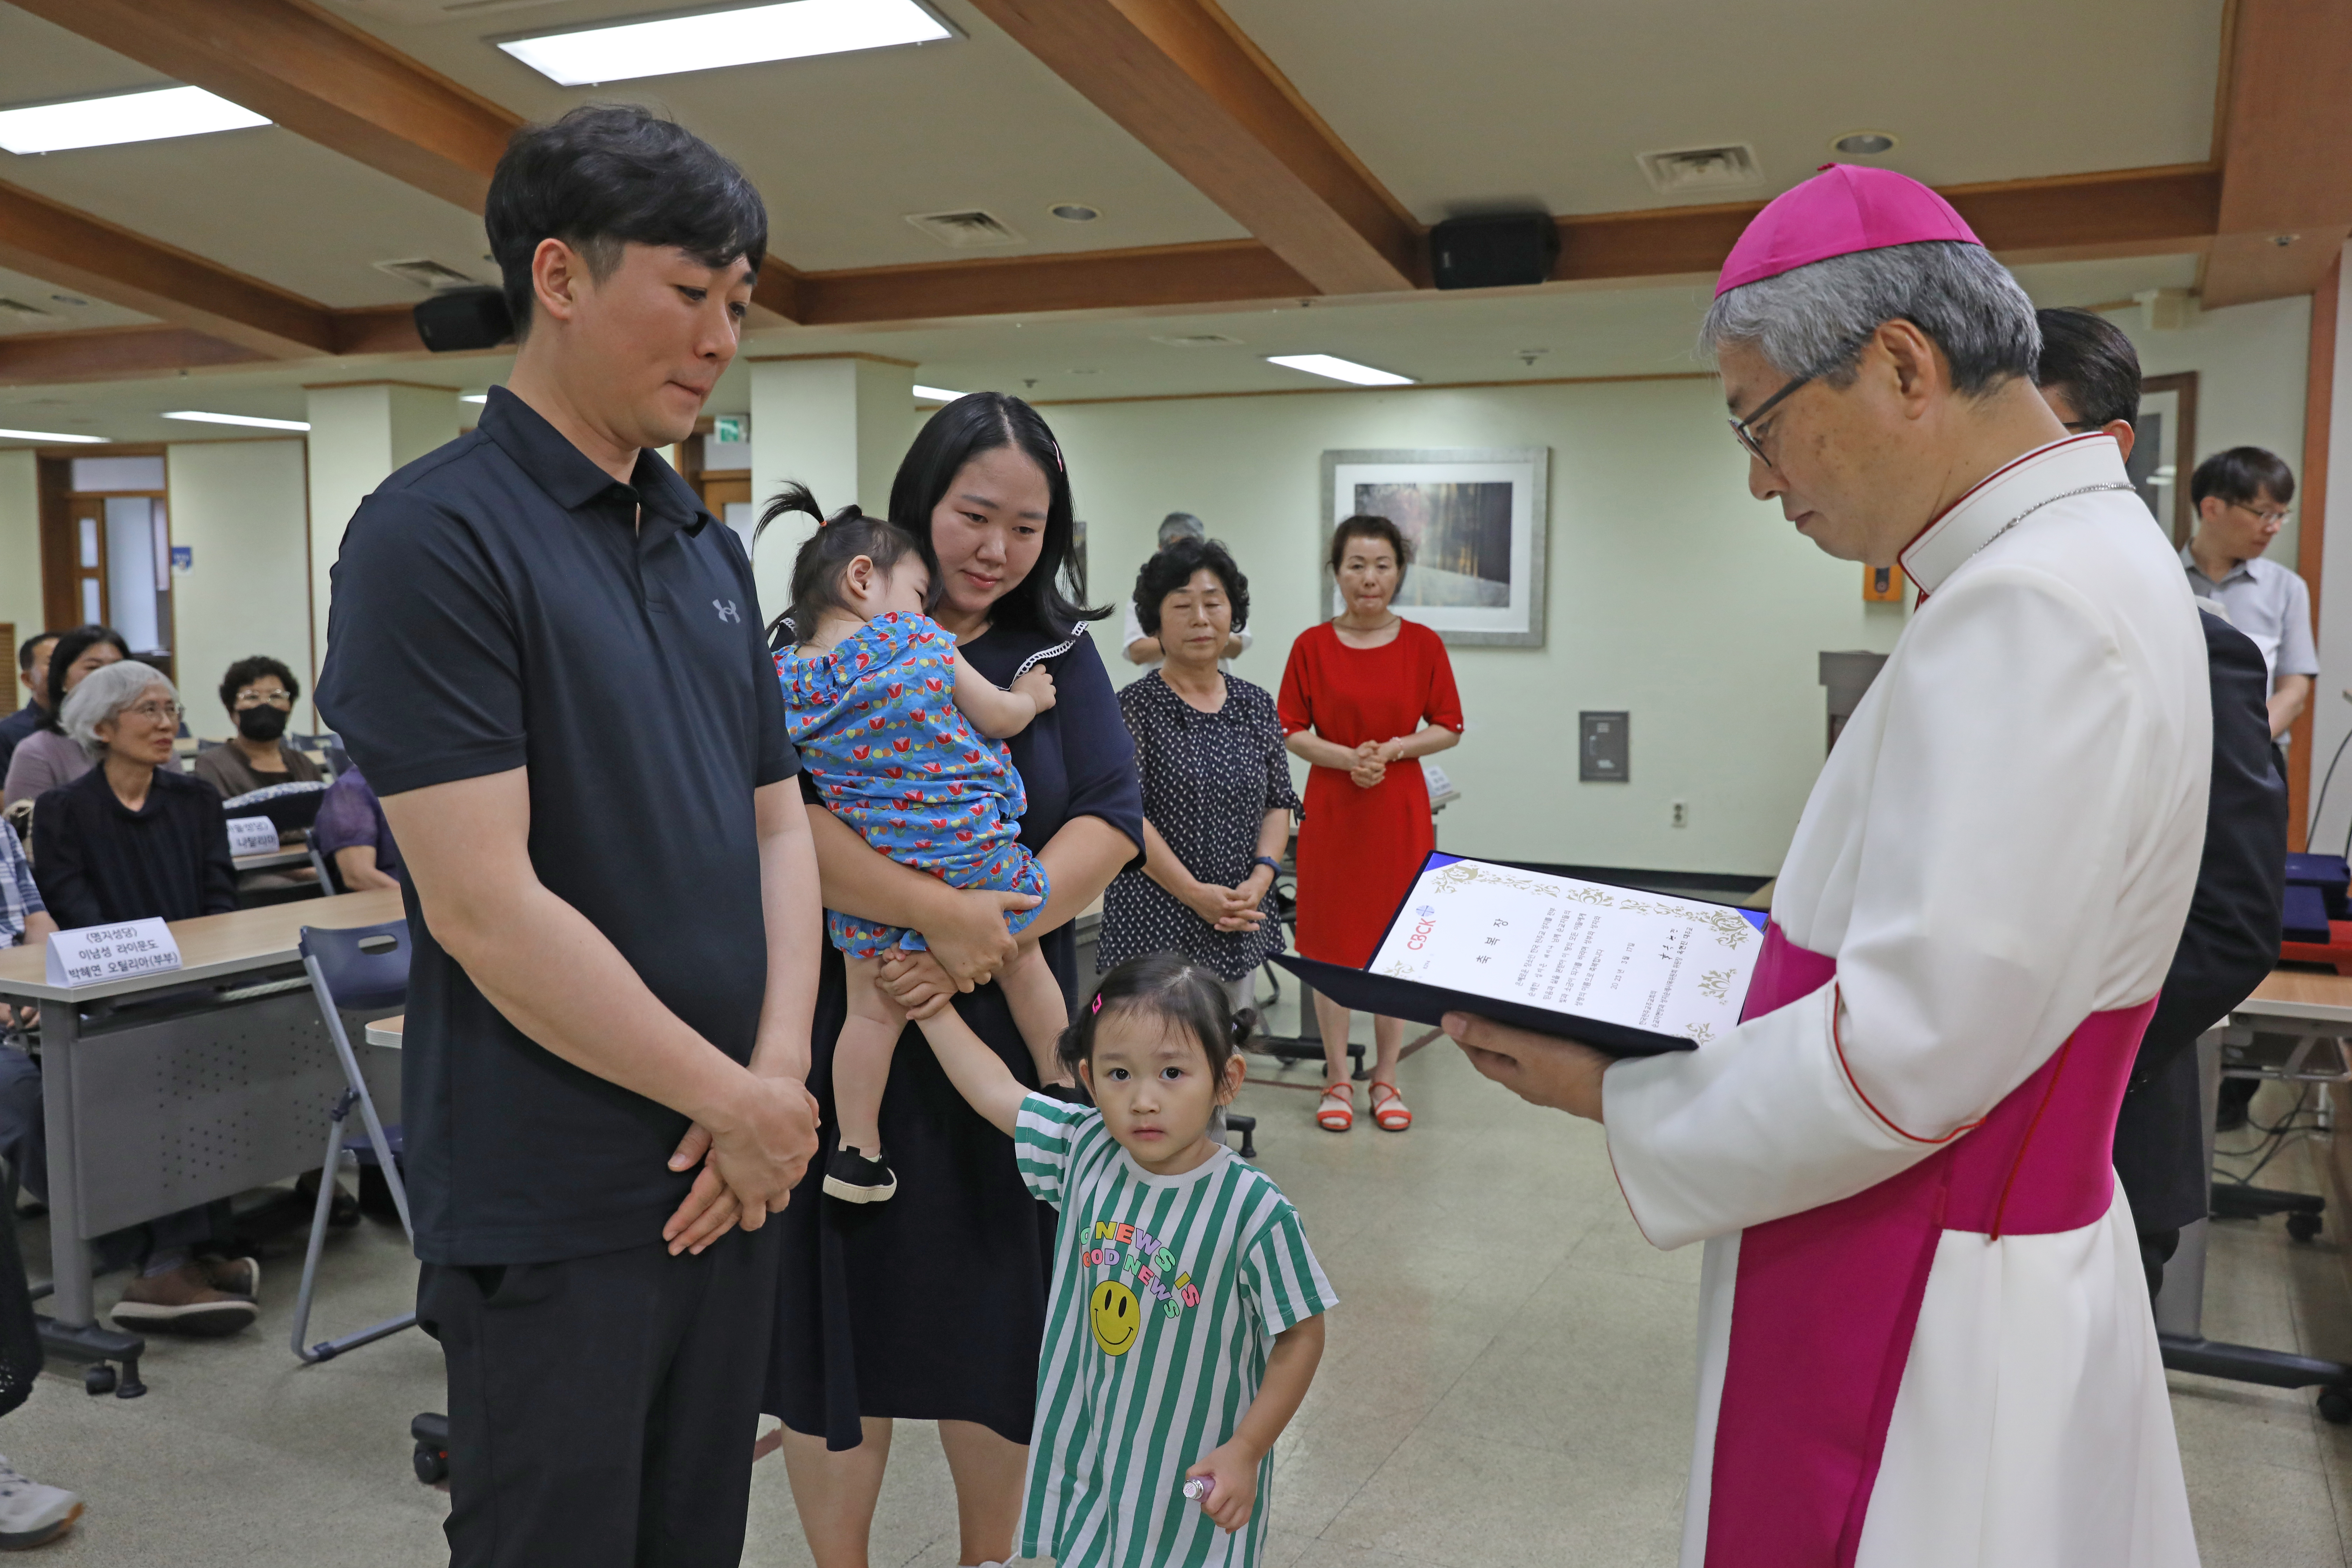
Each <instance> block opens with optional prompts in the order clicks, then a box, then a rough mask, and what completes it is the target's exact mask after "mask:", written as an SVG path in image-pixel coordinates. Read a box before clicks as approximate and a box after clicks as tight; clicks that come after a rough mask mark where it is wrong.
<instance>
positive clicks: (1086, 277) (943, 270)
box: [797, 239, 1317, 327]
mask: <svg viewBox="0 0 2352 1568" xmlns="http://www.w3.org/2000/svg"><path fill="white" fill-rule="evenodd" d="M797 287H798V291H799V299H800V306H801V311H802V314H801V320H802V321H803V322H804V323H805V324H807V325H809V326H813V327H815V326H831V327H844V326H859V325H866V324H869V323H871V324H880V323H885V322H904V321H953V320H958V319H963V318H971V317H987V316H1029V315H1042V314H1045V313H1049V312H1053V311H1058V310H1177V309H1181V308H1183V307H1185V306H1188V305H1207V304H1223V303H1241V302H1245V301H1255V300H1292V299H1299V298H1305V297H1310V296H1312V295H1314V294H1315V293H1316V291H1317V290H1316V289H1315V287H1314V285H1313V284H1311V283H1309V282H1308V281H1307V279H1304V278H1302V277H1300V276H1299V274H1298V272H1297V269H1296V268H1292V267H1291V266H1290V264H1289V263H1287V262H1286V261H1285V260H1283V259H1282V258H1280V257H1279V256H1276V254H1275V253H1274V251H1273V250H1272V249H1271V248H1269V247H1266V246H1265V245H1261V244H1260V243H1258V242H1257V241H1256V240H1253V239H1239V240H1215V241H1212V242H1210V243H1208V244H1206V245H1166V246H1151V247H1143V248H1139V249H1135V250H1094V251H1076V252H1073V253H1071V254H1068V255H1063V256H1024V257H1004V258H989V259H987V260H982V261H940V262H925V263H922V264H920V265H918V266H913V267H874V268H854V269H850V270H846V271H840V272H804V273H803V274H802V275H801V276H800V279H798V284H797Z"/></svg>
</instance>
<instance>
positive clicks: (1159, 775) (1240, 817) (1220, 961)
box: [1095, 539, 1298, 1013]
mask: <svg viewBox="0 0 2352 1568" xmlns="http://www.w3.org/2000/svg"><path fill="white" fill-rule="evenodd" d="M1135 607H1136V616H1137V620H1138V623H1139V625H1141V626H1143V628H1144V630H1145V633H1146V635H1148V636H1150V637H1154V638H1156V639H1157V640H1158V642H1159V644H1160V647H1161V648H1162V649H1163V650H1164V651H1165V655H1166V659H1165V662H1164V663H1163V664H1162V665H1161V666H1160V668H1158V669H1156V670H1153V671H1152V672H1151V673H1150V674H1148V675H1146V676H1144V677H1143V679H1140V680H1138V681H1135V682H1133V683H1132V684H1130V685H1129V686H1128V687H1127V688H1126V689H1123V690H1121V691H1120V692H1119V694H1118V709H1119V713H1120V714H1121V716H1122V717H1124V718H1125V719H1126V721H1127V728H1128V732H1129V734H1131V735H1133V736H1134V737H1135V753H1136V763H1137V765H1138V768H1139V771H1140V772H1141V773H1142V775H1143V810H1144V816H1145V822H1144V827H1143V842H1144V860H1143V864H1142V865H1141V866H1140V867H1129V868H1128V869H1127V870H1126V871H1125V872H1123V873H1121V874H1120V876H1119V878H1118V880H1117V881H1115V882H1113V883H1112V884H1111V885H1110V890H1109V891H1108V893H1106V894H1105V895H1104V896H1103V923H1102V940H1101V941H1100V942H1099V943H1097V947H1096V950H1095V968H1096V969H1097V970H1098V971H1100V972H1103V973H1108V972H1109V971H1111V970H1112V969H1114V968H1117V967H1118V965H1119V964H1121V963H1125V962H1127V961H1128V960H1129V959H1130V958H1139V957H1141V956H1142V955H1143V954H1145V953H1147V952H1162V951H1170V950H1172V951H1174V952H1181V953H1182V954H1183V955H1184V956H1185V957H1187V958H1189V959H1191V960H1192V962H1193V963H1198V964H1200V965H1201V966H1202V968H1204V969H1206V970H1208V971H1209V972H1210V973H1213V974H1214V975H1215V976H1216V977H1217V978H1218V979H1219V980H1221V981H1223V983H1224V986H1225V993H1226V995H1227V997H1228V999H1229V1001H1230V1002H1231V1005H1232V1006H1233V1009H1234V1012H1236V1013H1238V1012H1240V1010H1241V1009H1243V1008H1244V1007H1253V1006H1255V1005H1256V997H1255V977H1256V973H1257V968H1258V965H1260V964H1262V963H1265V961H1266V960H1267V959H1268V958H1270V957H1272V956H1273V955H1274V954H1276V953H1277V952H1281V951H1282V927H1281V925H1280V924H1279V922H1277V921H1276V920H1275V919H1274V918H1273V910H1272V908H1271V906H1270V903H1269V899H1270V897H1271V894H1272V892H1273V889H1274V877H1275V873H1276V871H1277V870H1279V869H1280V865H1279V861H1280V859H1281V857H1282V852H1283V850H1284V848H1286V847H1287V846H1288V844H1289V842H1290V821H1291V814H1292V813H1294V812H1296V811H1297V809H1298V794H1297V791H1296V790H1295V789H1293V788H1292V787H1291V784H1290V758H1289V756H1288V754H1287V753H1286V752H1284V750H1283V743H1282V723H1281V721H1280V720H1279V719H1277V718H1276V715H1275V707H1274V698H1273V696H1272V695H1271V694H1269V693H1268V692H1267V691H1266V689H1265V688H1264V687H1262V686H1254V685H1252V684H1251V683H1250V682H1248V681H1246V680H1243V679H1240V678H1238V677H1236V676H1230V675H1225V674H1223V673H1221V672H1220V671H1219V669H1218V668H1217V660H1218V658H1220V657H1221V656H1222V655H1223V652H1224V650H1225V648H1226V647H1227V645H1228V644H1229V643H1230V642H1231V641H1232V639H1233V636H1234V632H1236V631H1238V630H1239V629H1241V627H1243V626H1244V625H1246V624H1247V622H1248V620H1249V579H1248V578H1247V577H1244V575H1242V571H1241V568H1240V567H1239V566H1237V565H1235V564H1234V558H1233V557H1232V556H1231V555H1230V554H1228V553H1227V552H1226V551H1225V547H1224V546H1223V545H1222V544H1219V543H1217V542H1215V541H1214V540H1206V539H1180V540H1178V541H1176V542H1174V543H1172V544H1171V545H1169V546H1168V547H1167V548H1166V549H1164V550H1162V551H1160V553H1158V554H1157V555H1154V556H1153V557H1151V559H1150V560H1149V561H1146V562H1145V563H1143V567H1142V570H1141V571H1139V572H1138V573H1137V574H1136V578H1135Z"/></svg>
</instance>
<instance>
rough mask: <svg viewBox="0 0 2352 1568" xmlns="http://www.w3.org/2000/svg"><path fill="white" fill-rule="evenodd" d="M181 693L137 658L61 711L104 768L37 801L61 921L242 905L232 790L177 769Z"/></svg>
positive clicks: (43, 868) (47, 891)
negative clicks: (229, 810)
mask: <svg viewBox="0 0 2352 1568" xmlns="http://www.w3.org/2000/svg"><path fill="white" fill-rule="evenodd" d="M181 711H182V710H181V707H180V698H179V693H178V692H176V691H174V690H173V689H172V683H171V682H170V681H169V680H166V679H164V678H163V672H162V671H160V670H158V669H155V668H152V666H149V665H144V664H141V663H139V662H138V661H137V660H135V659H124V660H122V661H121V662H120V663H116V664H110V665H108V666H106V667H105V668H103V669H100V670H98V671H97V672H95V673H94V674H92V675H90V676H89V677H88V678H87V679H84V680H83V681H82V682H81V683H80V684H79V686H76V687H75V688H74V689H73V693H72V695H70V696H69V697H68V698H67V699H66V701H65V711H64V712H62V713H61V714H59V715H58V718H59V719H60V720H61V721H63V722H64V725H65V730H66V733H67V734H68V735H70V736H72V737H73V738H74V740H75V741H77V742H79V743H80V745H81V748H82V750H83V752H86V753H87V754H88V755H89V759H90V761H91V763H93V764H94V765H93V766H92V767H91V768H90V770H89V772H88V773H84V774H82V775H81V777H79V778H78V779H76V780H74V781H73V782H72V783H71V784H60V785H59V786H58V787H57V788H56V789H53V790H50V791H48V792H47V794H45V795H42V796H41V797H40V798H39V799H38V800H37V802H36V803H35V804H34V806H33V867H34V876H35V877H36V878H37V879H38V881H39V882H40V886H41V898H42V900H44V901H45V902H47V905H48V906H49V913H50V914H52V915H54V916H56V917H57V921H58V925H60V926H62V927H64V928H66V929H67V930H72V929H74V928H75V927H78V926H89V925H104V924H108V923H110V922H112V921H135V920H146V919H148V918H150V917H161V918H162V919H164V920H167V921H178V920H187V919H189V918H191V917H192V916H195V915H216V914H222V913H225V912H226V911H227V910H233V909H235V908H236V865H235V863H234V862H233V861H231V859H230V858H229V848H228V828H227V826H226V824H225V823H224V822H223V820H222V817H221V803H220V796H219V795H217V794H215V792H214V791H213V790H212V789H211V787H210V786H208V785H206V784H203V783H201V782H199V781H197V780H194V779H191V778H189V777H187V776H186V775H185V774H184V773H174V772H173V771H171V769H170V767H169V765H168V764H169V763H170V762H171V760H172V742H173V737H174V736H176V735H177V734H178V733H179V730H180V714H181Z"/></svg>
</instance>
